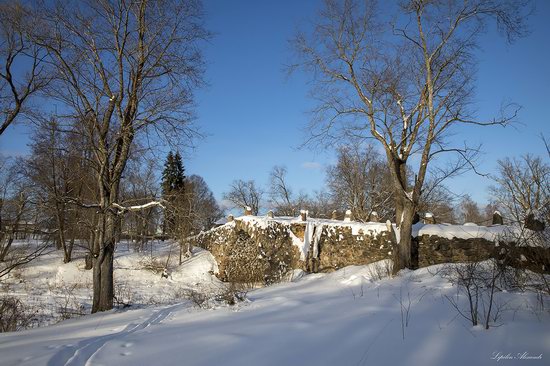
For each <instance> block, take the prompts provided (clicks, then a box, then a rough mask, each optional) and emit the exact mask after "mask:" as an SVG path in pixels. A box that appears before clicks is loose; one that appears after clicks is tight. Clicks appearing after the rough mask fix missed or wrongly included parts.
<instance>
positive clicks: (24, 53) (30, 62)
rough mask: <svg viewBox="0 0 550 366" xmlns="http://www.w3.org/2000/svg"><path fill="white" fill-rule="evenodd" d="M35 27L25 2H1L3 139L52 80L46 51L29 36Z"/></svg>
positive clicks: (0, 110)
mask: <svg viewBox="0 0 550 366" xmlns="http://www.w3.org/2000/svg"><path fill="white" fill-rule="evenodd" d="M35 26H36V25H35V24H34V18H33V15H32V13H31V12H30V10H29V9H27V8H26V7H25V5H23V4H22V3H21V2H19V1H2V2H0V135H2V133H4V131H5V130H6V129H7V128H8V127H9V126H10V125H11V124H12V123H13V122H14V121H15V120H16V119H17V117H18V116H20V115H22V114H25V112H26V111H28V110H27V109H26V107H27V106H28V104H29V101H30V99H31V98H32V97H33V96H34V95H35V94H37V93H38V92H39V91H40V90H42V89H43V88H44V87H45V86H46V85H47V84H48V81H49V79H50V75H49V72H48V68H47V67H46V62H45V51H44V50H43V49H42V48H41V47H38V46H37V45H36V44H34V43H33V42H32V41H31V39H30V38H29V36H28V32H29V28H34V27H35Z"/></svg>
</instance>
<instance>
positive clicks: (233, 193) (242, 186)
mask: <svg viewBox="0 0 550 366" xmlns="http://www.w3.org/2000/svg"><path fill="white" fill-rule="evenodd" d="M263 195H264V192H263V190H262V189H261V188H260V187H258V185H257V184H256V182H254V181H253V180H248V181H244V180H242V179H237V180H235V181H233V183H231V187H230V188H229V191H228V192H226V193H224V195H223V199H224V200H226V201H227V202H229V203H230V204H231V205H232V208H237V207H238V208H242V209H243V210H247V209H248V208H250V209H251V211H252V214H253V215H257V214H258V211H260V204H261V202H262V197H263Z"/></svg>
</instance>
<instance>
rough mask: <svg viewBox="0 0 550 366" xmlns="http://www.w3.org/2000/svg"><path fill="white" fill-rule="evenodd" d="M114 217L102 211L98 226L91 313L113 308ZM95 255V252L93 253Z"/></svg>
mask: <svg viewBox="0 0 550 366" xmlns="http://www.w3.org/2000/svg"><path fill="white" fill-rule="evenodd" d="M115 220H116V218H115V217H114V214H113V213H111V212H107V213H102V214H101V217H100V220H99V225H100V227H99V228H98V229H99V230H100V235H99V238H97V243H98V244H99V245H98V246H99V253H98V254H97V256H96V257H95V260H94V266H93V270H94V272H93V277H94V281H93V284H94V289H93V304H92V313H96V312H98V311H107V310H111V309H112V308H113V297H114V282H113V256H114V251H115V236H116V224H115ZM94 255H95V254H94Z"/></svg>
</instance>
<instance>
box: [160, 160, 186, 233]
mask: <svg viewBox="0 0 550 366" xmlns="http://www.w3.org/2000/svg"><path fill="white" fill-rule="evenodd" d="M161 184H162V195H163V198H164V200H165V201H166V210H165V213H164V224H163V232H164V233H165V234H168V235H170V236H175V235H176V234H177V226H178V225H177V222H178V221H180V220H181V219H182V218H181V217H178V212H181V211H182V207H181V206H182V205H183V201H184V199H183V198H184V196H185V169H184V168H183V162H182V159H181V155H180V153H179V152H176V154H173V153H172V151H170V152H169V153H168V156H167V157H166V162H165V163H164V170H163V172H162V183H161Z"/></svg>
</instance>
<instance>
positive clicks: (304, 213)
mask: <svg viewBox="0 0 550 366" xmlns="http://www.w3.org/2000/svg"><path fill="white" fill-rule="evenodd" d="M300 219H301V220H302V221H307V211H306V210H300Z"/></svg>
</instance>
